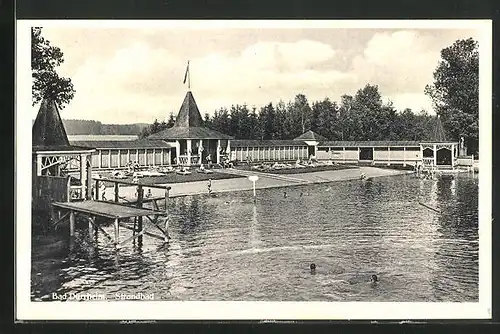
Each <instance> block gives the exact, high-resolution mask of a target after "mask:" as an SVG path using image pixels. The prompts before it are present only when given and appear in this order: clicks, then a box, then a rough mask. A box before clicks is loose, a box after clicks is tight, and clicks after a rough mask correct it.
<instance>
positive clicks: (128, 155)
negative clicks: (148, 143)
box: [127, 149, 130, 164]
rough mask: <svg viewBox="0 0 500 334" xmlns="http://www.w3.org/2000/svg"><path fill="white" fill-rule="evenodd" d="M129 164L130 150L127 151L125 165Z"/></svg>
mask: <svg viewBox="0 0 500 334" xmlns="http://www.w3.org/2000/svg"><path fill="white" fill-rule="evenodd" d="M129 162H130V149H127V164H128V163H129Z"/></svg>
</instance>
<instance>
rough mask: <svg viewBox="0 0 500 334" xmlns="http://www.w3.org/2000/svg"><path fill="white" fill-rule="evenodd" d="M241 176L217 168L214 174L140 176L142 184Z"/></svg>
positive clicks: (130, 179) (109, 183)
mask: <svg viewBox="0 0 500 334" xmlns="http://www.w3.org/2000/svg"><path fill="white" fill-rule="evenodd" d="M102 176H103V177H104V178H107V179H113V177H111V176H110V175H107V174H106V173H102ZM237 177H241V176H237V175H230V174H223V173H217V170H214V172H213V173H212V174H204V173H198V172H196V171H193V172H192V173H191V174H190V175H179V174H176V173H168V174H166V175H165V176H155V177H141V178H139V183H140V184H169V183H181V182H196V181H207V180H208V179H211V180H220V179H233V178H237ZM117 181H128V182H132V177H127V178H126V179H119V180H118V179H117ZM104 184H105V185H106V186H107V187H108V186H113V183H112V182H105V183H104Z"/></svg>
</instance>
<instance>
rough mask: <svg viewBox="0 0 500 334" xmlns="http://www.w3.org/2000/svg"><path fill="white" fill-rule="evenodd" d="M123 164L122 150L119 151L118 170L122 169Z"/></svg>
mask: <svg viewBox="0 0 500 334" xmlns="http://www.w3.org/2000/svg"><path fill="white" fill-rule="evenodd" d="M121 163H122V154H121V150H120V149H118V168H120V165H121Z"/></svg>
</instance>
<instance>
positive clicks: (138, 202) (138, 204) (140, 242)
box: [137, 185, 144, 246]
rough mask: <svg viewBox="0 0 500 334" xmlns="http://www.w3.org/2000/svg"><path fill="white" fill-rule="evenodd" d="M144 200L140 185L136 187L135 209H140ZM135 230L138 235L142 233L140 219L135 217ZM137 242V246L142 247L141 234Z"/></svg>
mask: <svg viewBox="0 0 500 334" xmlns="http://www.w3.org/2000/svg"><path fill="white" fill-rule="evenodd" d="M143 198H144V189H142V185H139V186H138V189H137V207H138V208H142V199H143ZM137 230H138V232H139V233H141V232H142V217H137ZM137 242H138V244H139V246H142V234H140V235H139V236H138V237H137Z"/></svg>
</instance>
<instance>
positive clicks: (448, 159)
mask: <svg viewBox="0 0 500 334" xmlns="http://www.w3.org/2000/svg"><path fill="white" fill-rule="evenodd" d="M420 145H421V150H422V159H423V163H424V165H428V166H450V167H452V168H453V167H455V161H456V158H457V156H458V155H459V154H458V153H459V152H458V149H459V143H458V142H453V141H448V140H446V135H445V132H444V128H443V124H442V123H441V118H440V117H439V115H437V116H436V118H435V123H434V128H433V131H432V138H431V140H430V141H425V142H421V143H420Z"/></svg>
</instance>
